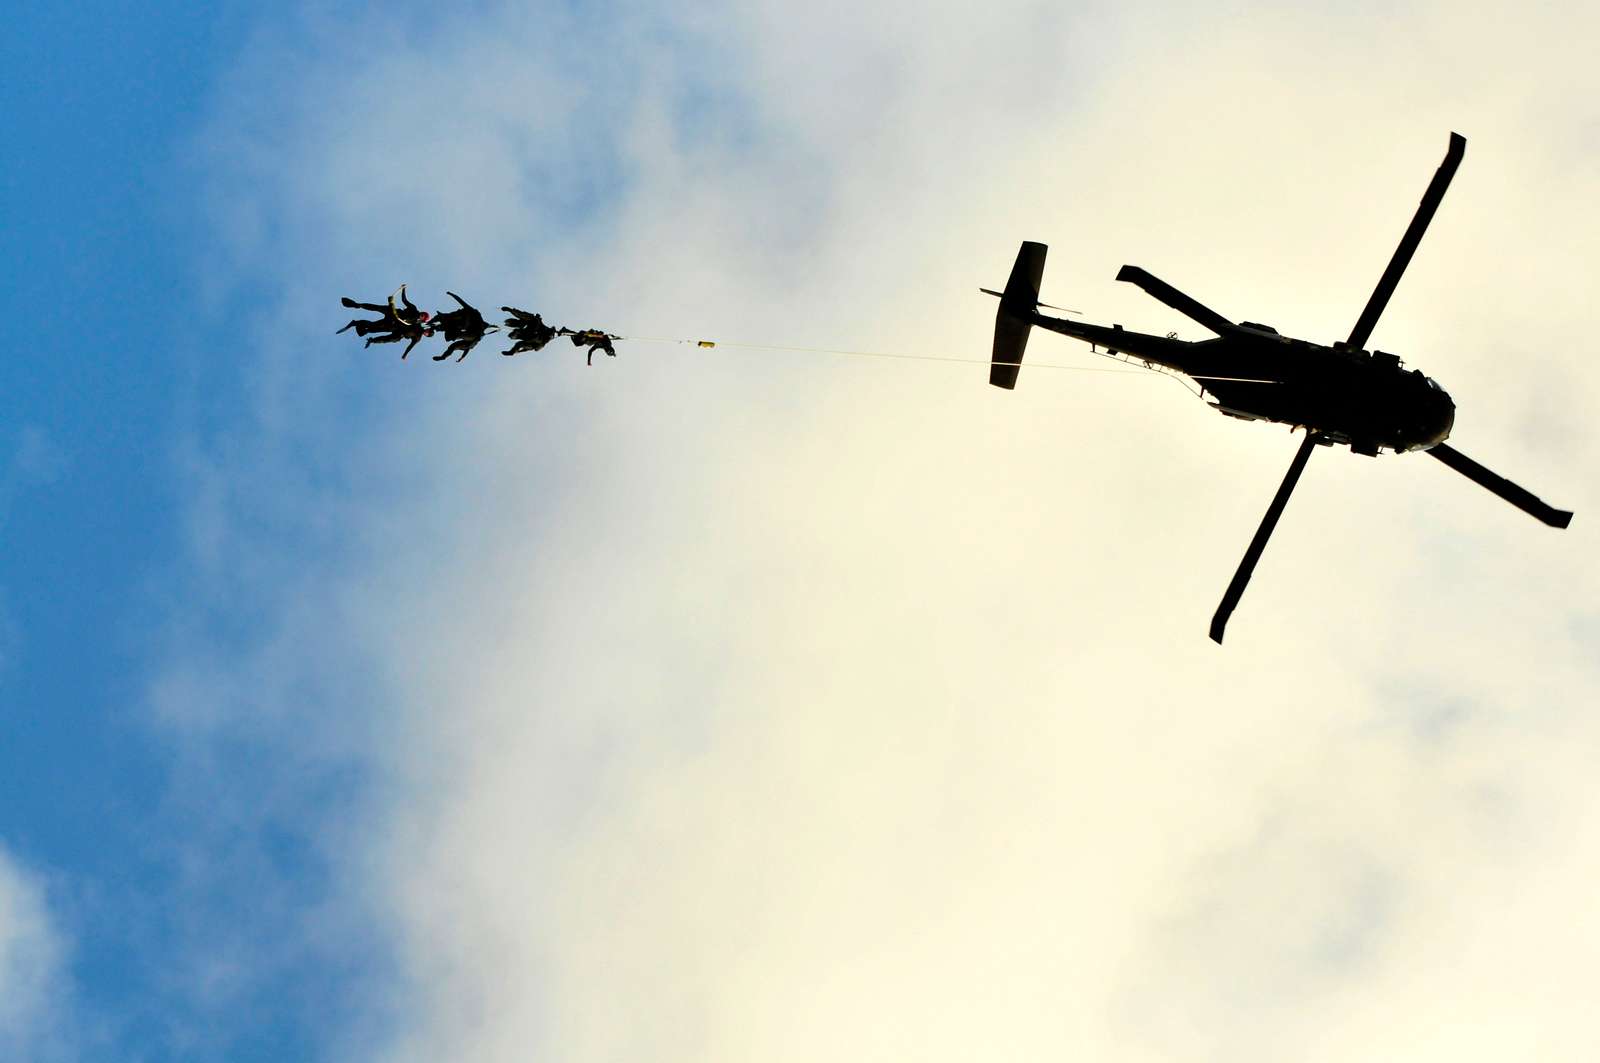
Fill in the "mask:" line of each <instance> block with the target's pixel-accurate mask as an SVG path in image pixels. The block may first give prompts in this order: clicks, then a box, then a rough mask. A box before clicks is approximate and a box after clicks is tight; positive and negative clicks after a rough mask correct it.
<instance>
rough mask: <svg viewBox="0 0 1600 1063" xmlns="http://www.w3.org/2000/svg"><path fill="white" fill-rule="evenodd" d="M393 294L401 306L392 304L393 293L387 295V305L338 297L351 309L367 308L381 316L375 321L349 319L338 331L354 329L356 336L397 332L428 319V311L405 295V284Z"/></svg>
mask: <svg viewBox="0 0 1600 1063" xmlns="http://www.w3.org/2000/svg"><path fill="white" fill-rule="evenodd" d="M395 295H398V296H399V297H400V302H401V303H402V304H404V305H403V307H397V306H395V305H394V295H391V296H389V301H388V304H387V305H379V304H378V303H358V302H356V301H355V300H354V299H351V298H350V297H349V296H345V297H344V298H342V299H340V300H339V302H340V303H342V304H343V305H344V306H346V307H348V308H349V309H351V310H367V311H371V312H372V313H374V314H379V315H381V316H380V317H379V318H378V320H376V321H367V320H364V319H357V320H354V321H351V322H350V323H349V324H348V325H346V326H345V327H344V328H342V329H340V330H339V332H347V331H349V330H350V329H355V330H356V335H357V336H365V335H366V334H367V333H369V332H399V331H401V330H402V329H404V328H406V327H408V326H411V325H414V324H419V323H421V322H425V321H427V320H428V312H427V311H426V310H419V309H417V304H416V303H413V302H412V301H411V300H410V298H409V297H407V295H406V286H405V285H404V284H402V285H400V287H399V288H398V289H396V291H395ZM339 332H335V333H334V335H335V336H337V335H338V334H339Z"/></svg>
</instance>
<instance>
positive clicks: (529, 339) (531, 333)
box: [500, 306, 558, 358]
mask: <svg viewBox="0 0 1600 1063" xmlns="http://www.w3.org/2000/svg"><path fill="white" fill-rule="evenodd" d="M500 309H501V310H504V311H505V312H506V313H508V314H510V315H511V316H510V317H508V318H506V328H507V330H509V335H510V336H511V342H512V345H511V347H510V349H509V350H504V351H501V352H500V353H501V354H503V355H505V356H506V357H507V358H510V357H512V356H514V355H518V354H521V353H522V352H523V351H542V350H544V348H545V344H547V343H549V342H550V341H551V340H553V339H555V338H556V336H557V335H558V332H557V331H556V330H555V329H553V328H551V327H550V326H549V325H546V324H545V323H544V318H543V317H540V316H539V315H538V314H530V313H528V312H527V311H526V310H518V309H517V308H516V307H514V306H502V307H501V308H500Z"/></svg>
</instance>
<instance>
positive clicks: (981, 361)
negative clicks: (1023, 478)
mask: <svg viewBox="0 0 1600 1063" xmlns="http://www.w3.org/2000/svg"><path fill="white" fill-rule="evenodd" d="M617 338H618V339H619V340H628V341H631V342H634V343H680V344H686V345H689V346H694V347H707V348H709V347H733V348H737V349H739V350H746V351H797V352H800V353H802V354H838V355H845V356H848V357H853V358H893V359H897V360H904V361H917V362H962V363H965V364H968V365H1021V364H1022V363H1021V362H991V361H990V360H989V359H987V358H960V357H956V356H954V355H944V354H907V353H903V352H892V351H847V350H844V349H843V348H839V347H793V346H789V345H786V344H778V343H729V342H726V341H724V340H715V341H713V340H681V339H675V338H673V337H670V336H619V337H617ZM1027 364H1028V368H1029V369H1067V370H1075V371H1077V372H1080V373H1121V374H1124V375H1131V374H1134V373H1137V372H1138V370H1137V369H1111V368H1109V367H1106V366H1098V365H1060V364H1057V363H1055V362H1029V363H1027Z"/></svg>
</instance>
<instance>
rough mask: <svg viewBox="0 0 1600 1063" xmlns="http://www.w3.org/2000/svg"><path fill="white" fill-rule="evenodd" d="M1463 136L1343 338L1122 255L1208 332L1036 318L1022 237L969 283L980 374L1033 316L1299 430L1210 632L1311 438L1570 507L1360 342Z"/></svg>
mask: <svg viewBox="0 0 1600 1063" xmlns="http://www.w3.org/2000/svg"><path fill="white" fill-rule="evenodd" d="M1466 146H1467V141H1466V138H1465V137H1463V136H1461V135H1460V134H1459V133H1451V134H1450V146H1449V149H1448V150H1447V151H1446V153H1445V157H1444V162H1443V163H1441V164H1440V166H1439V169H1438V171H1437V172H1436V173H1435V174H1434V175H1433V180H1432V181H1431V182H1430V183H1429V184H1428V189H1427V191H1426V192H1425V193H1423V196H1422V202H1421V203H1420V204H1419V205H1418V207H1417V212H1416V214H1415V215H1414V216H1413V217H1412V219H1411V224H1410V226H1409V227H1408V228H1407V229H1406V232H1405V235H1404V236H1402V237H1401V238H1400V246H1399V247H1397V248H1396V249H1395V252H1394V256H1393V257H1392V258H1391V259H1390V260H1389V265H1388V268H1387V269H1385V270H1384V271H1383V276H1382V277H1381V278H1380V279H1379V280H1378V286H1377V288H1376V289H1374V290H1373V293H1372V297H1371V298H1370V299H1368V300H1367V305H1366V308H1365V309H1364V310H1362V312H1361V316H1360V318H1358V319H1357V321H1356V325H1355V328H1354V329H1353V330H1352V331H1351V333H1350V336H1349V338H1348V339H1345V340H1343V341H1337V342H1335V343H1333V344H1331V345H1323V344H1319V343H1311V342H1308V341H1306V340H1299V339H1293V338H1291V337H1288V336H1280V335H1279V334H1278V331H1277V330H1276V329H1274V328H1272V327H1271V326H1269V325H1261V324H1257V323H1255V322H1250V321H1241V322H1238V323H1235V322H1232V321H1230V320H1228V319H1227V318H1225V317H1223V316H1222V315H1221V314H1219V313H1217V312H1216V311H1214V310H1212V309H1210V308H1208V307H1206V306H1204V305H1202V304H1201V303H1200V302H1199V301H1197V300H1195V299H1193V298H1191V297H1190V296H1188V295H1185V294H1184V293H1183V292H1180V291H1179V290H1178V289H1176V288H1174V287H1173V286H1172V285H1170V284H1168V283H1166V282H1165V281H1162V280H1160V279H1159V278H1157V277H1154V276H1152V275H1151V274H1149V273H1147V272H1146V271H1145V270H1142V269H1140V268H1139V267H1137V266H1123V267H1122V269H1121V270H1120V271H1118V273H1117V279H1118V280H1120V281H1127V282H1129V283H1131V284H1135V285H1137V286H1138V287H1140V288H1142V289H1144V291H1145V292H1147V293H1148V294H1150V295H1152V296H1154V297H1155V298H1156V299H1158V300H1160V301H1161V302H1163V303H1165V304H1167V305H1168V306H1170V307H1172V308H1173V309H1174V310H1176V311H1178V312H1179V313H1181V314H1184V315H1185V316H1187V317H1189V318H1190V319H1192V320H1193V321H1195V322H1196V323H1198V324H1200V325H1202V326H1204V327H1205V328H1206V329H1208V330H1209V331H1211V332H1213V333H1215V338H1213V339H1206V340H1199V341H1196V342H1186V341H1183V340H1179V339H1177V338H1176V336H1175V335H1170V334H1169V335H1167V336H1154V335H1149V334H1146V333H1141V332H1132V331H1129V330H1126V329H1124V328H1123V327H1122V326H1121V325H1111V326H1109V327H1108V326H1104V325H1090V324H1086V323H1081V322H1077V321H1068V320H1065V319H1062V318H1054V317H1047V316H1045V315H1044V314H1041V313H1040V312H1039V307H1040V306H1047V305H1048V304H1044V303H1040V302H1039V282H1040V280H1041V279H1042V277H1043V276H1044V260H1045V253H1046V251H1047V248H1046V247H1045V245H1044V244H1040V243H1034V242H1032V241H1027V242H1024V243H1023V245H1022V248H1021V250H1020V251H1018V252H1017V260H1016V264H1015V265H1013V266H1012V269H1011V276H1010V278H1009V279H1008V280H1007V282H1006V288H1005V291H1003V292H996V291H992V290H990V289H988V288H982V289H979V290H980V291H982V292H984V293H985V294H987V295H995V296H999V298H1000V308H999V310H998V312H997V313H996V315H995V326H994V353H993V355H992V357H991V364H990V368H989V383H991V384H993V385H994V386H996V387H1000V388H1006V389H1011V388H1015V387H1016V385H1017V374H1018V372H1019V371H1020V369H1021V366H1022V357H1023V353H1024V352H1025V350H1026V349H1027V344H1028V334H1029V332H1030V331H1031V330H1032V328H1033V327H1034V326H1038V327H1039V328H1044V329H1049V330H1050V331H1052V332H1059V333H1061V334H1062V335H1064V336H1071V337H1072V338H1074V339H1078V340H1083V341H1085V342H1087V343H1089V344H1090V346H1091V348H1097V347H1104V348H1105V349H1106V352H1107V353H1108V354H1112V355H1131V356H1132V357H1134V358H1136V359H1138V360H1140V361H1142V362H1144V363H1146V364H1147V365H1150V366H1152V367H1156V366H1159V367H1162V368H1164V369H1168V370H1172V371H1175V372H1178V373H1181V374H1183V375H1184V376H1187V377H1190V378H1192V379H1194V380H1195V381H1197V382H1199V383H1200V384H1201V387H1202V389H1203V391H1204V392H1210V394H1211V399H1210V404H1211V406H1212V407H1213V408H1214V409H1216V410H1218V411H1220V412H1221V413H1224V414H1226V415H1227V416H1229V417H1237V418H1239V419H1241V420H1247V421H1277V422H1279V423H1283V424H1288V425H1290V426H1292V427H1293V428H1302V429H1304V430H1305V433H1306V438H1305V440H1304V442H1302V443H1301V444H1300V449H1299V450H1298V451H1297V452H1296V453H1295V456H1294V460H1293V461H1292V462H1290V464H1289V471H1288V473H1287V474H1286V475H1285V476H1284V478H1283V483H1282V484H1281V485H1280V486H1279V487H1278V493H1277V494H1276V495H1275V496H1274V497H1273V499H1272V504H1271V505H1270V506H1268V507H1267V513H1266V516H1265V517H1263V518H1262V521H1261V526H1260V527H1259V528H1258V529H1257V530H1256V534H1255V538H1253V539H1252V540H1251V541H1250V546H1249V548H1248V549H1247V550H1246V551H1245V555H1244V558H1243V560H1241V561H1240V562H1239V567H1238V569H1237V570H1236V571H1235V572H1234V574H1233V580H1232V581H1231V582H1230V583H1229V584H1228V589H1227V591H1226V592H1224V594H1223V596H1222V602H1221V604H1219V605H1218V606H1217V611H1216V613H1215V615H1213V616H1212V618H1211V629H1210V635H1211V638H1212V640H1213V641H1215V642H1217V643H1221V642H1222V634H1223V630H1224V628H1226V626H1227V623H1228V618H1229V617H1230V616H1231V615H1232V614H1233V610H1234V608H1235V607H1236V606H1237V605H1238V604H1239V599H1240V598H1241V597H1242V596H1243V594H1244V589H1245V586H1246V585H1247V584H1248V583H1249V582H1250V574H1251V573H1252V572H1253V571H1254V570H1255V567H1256V562H1257V561H1259V560H1260V558H1261V552H1262V550H1263V549H1265V548H1266V545H1267V539H1268V538H1269V537H1270V536H1271V535H1272V529H1273V528H1274V527H1275V526H1276V525H1277V523H1278V517H1279V516H1280V515H1281V514H1282V513H1283V509H1284V506H1285V505H1286V504H1287V503H1288V501H1289V494H1290V492H1292V491H1293V490H1294V485H1295V482H1296V481H1297V480H1299V479H1300V473H1301V470H1303V469H1304V468H1305V465H1306V459H1308V458H1309V457H1310V456H1311V451H1312V448H1313V447H1316V446H1332V445H1334V444H1343V445H1346V446H1348V447H1349V448H1350V450H1351V451H1352V452H1353V453H1356V454H1364V455H1368V456H1376V455H1377V454H1378V452H1379V451H1380V450H1385V449H1387V450H1392V451H1395V452H1396V453H1405V452H1410V451H1422V452H1423V453H1426V454H1428V455H1430V456H1432V457H1434V458H1437V459H1438V460H1439V461H1441V462H1443V463H1444V464H1445V465H1447V466H1449V467H1450V468H1452V469H1454V470H1455V471H1456V472H1459V473H1461V474H1462V475H1463V476H1466V477H1467V478H1468V479H1470V480H1472V481H1473V482H1475V483H1477V484H1479V485H1481V486H1483V487H1486V488H1488V489H1489V490H1490V491H1493V492H1494V493H1495V494H1497V495H1499V496H1500V497H1501V498H1503V499H1505V500H1506V501H1507V502H1510V503H1511V504H1512V505H1514V506H1516V507H1517V508H1519V509H1521V510H1523V511H1524V512H1525V513H1528V514H1531V515H1532V516H1534V517H1536V518H1537V519H1539V520H1540V521H1543V522H1544V523H1545V524H1548V525H1550V526H1551V527H1554V528H1565V527H1566V526H1567V525H1568V523H1569V522H1570V521H1571V520H1572V514H1571V513H1569V512H1567V511H1566V510H1561V509H1556V508H1555V507H1553V506H1551V505H1549V504H1547V503H1545V502H1542V501H1540V500H1539V499H1538V498H1536V497H1534V496H1533V495H1532V494H1531V493H1529V492H1528V491H1527V490H1525V489H1523V488H1521V487H1519V486H1517V485H1516V484H1514V483H1512V482H1511V481H1510V480H1507V479H1505V478H1504V477H1501V476H1498V475H1496V474H1495V473H1492V472H1490V471H1489V470H1488V469H1486V468H1484V467H1483V466H1482V465H1479V464H1478V463H1477V462H1475V461H1473V460H1472V459H1471V458H1469V457H1467V456H1466V455H1465V454H1463V453H1461V452H1460V451H1459V450H1456V449H1455V448H1454V447H1451V446H1449V445H1448V444H1446V443H1445V440H1446V439H1447V438H1449V435H1450V429H1451V427H1452V425H1453V424H1454V423H1455V403H1454V402H1452V401H1451V399H1450V396H1449V395H1448V394H1446V393H1445V391H1444V389H1443V388H1441V387H1440V386H1439V385H1438V384H1437V383H1435V382H1434V381H1433V380H1432V379H1431V378H1429V377H1426V376H1424V375H1423V374H1422V373H1421V372H1420V371H1419V370H1415V369H1413V370H1409V371H1408V370H1407V369H1406V368H1405V367H1404V365H1403V364H1402V363H1401V361H1400V359H1399V357H1398V356H1396V355H1393V354H1387V353H1385V352H1383V351H1368V350H1366V349H1365V347H1366V343H1367V339H1368V337H1370V336H1371V335H1372V329H1373V326H1375V325H1376V324H1377V323H1378V316H1379V315H1380V314H1382V313H1383V309H1384V307H1385V306H1386V305H1387V304H1388V302H1389V297H1390V296H1391V295H1393V294H1394V289H1395V286H1396V285H1397V284H1398V283H1399V282H1400V276H1401V274H1403V273H1404V272H1405V269H1406V266H1407V265H1408V264H1409V263H1410V262H1411V256H1412V255H1413V254H1415V253H1416V250H1417V245H1418V244H1419V243H1421V242H1422V234H1423V233H1424V232H1426V231H1427V228H1428V223H1429V222H1430V221H1432V220H1433V215H1434V212H1435V211H1437V210H1438V209H1439V203H1440V201H1441V200H1443V199H1444V193H1445V189H1447V188H1448V187H1449V186H1450V179H1451V178H1452V177H1454V176H1455V172H1456V169H1457V168H1458V167H1459V166H1460V165H1461V159H1462V156H1463V155H1464V154H1465V152H1466ZM1051 309H1059V308H1058V307H1051Z"/></svg>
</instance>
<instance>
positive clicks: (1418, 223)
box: [1346, 133, 1467, 350]
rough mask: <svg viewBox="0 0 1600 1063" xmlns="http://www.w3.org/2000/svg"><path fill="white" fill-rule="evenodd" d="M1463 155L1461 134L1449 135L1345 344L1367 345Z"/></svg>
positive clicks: (1464, 140)
mask: <svg viewBox="0 0 1600 1063" xmlns="http://www.w3.org/2000/svg"><path fill="white" fill-rule="evenodd" d="M1466 151H1467V138H1466V137H1464V136H1462V135H1461V134H1460V133H1451V134H1450V148H1449V150H1447V151H1446V152H1445V154H1444V162H1442V163H1440V164H1439V169H1438V170H1437V171H1435V173H1434V175H1433V180H1432V181H1430V182H1429V183H1428V190H1427V191H1426V192H1424V193H1423V194H1422V202H1421V203H1419V204H1418V205H1417V213H1416V214H1415V215H1414V216H1413V217H1412V219H1411V225H1410V227H1409V228H1407V229H1406V234H1405V235H1404V236H1402V237H1401V238H1400V246H1399V247H1397V248H1395V249H1394V257H1393V258H1391V259H1390V260H1389V268H1388V269H1385V270H1384V271H1383V276H1382V277H1380V278H1379V279H1378V286H1377V288H1375V289H1373V292H1372V297H1371V298H1370V299H1368V300H1367V306H1366V309H1364V310H1362V311H1361V319H1360V320H1359V321H1357V322H1356V327H1355V330H1354V331H1353V332H1351V333H1350V339H1349V340H1347V341H1346V342H1347V343H1348V344H1349V345H1350V346H1351V347H1354V348H1356V349H1357V350H1360V349H1361V348H1363V347H1365V346H1366V345H1367V339H1368V337H1370V336H1371V335H1372V329H1373V326H1375V325H1376V324H1377V323H1378V315H1380V314H1382V313H1383V308H1384V307H1386V306H1388V305H1389V297H1390V296H1391V295H1393V294H1394V289H1395V285H1397V284H1399V283H1400V275H1401V274H1402V273H1404V272H1405V271H1406V266H1408V265H1410V264H1411V256H1412V255H1414V254H1416V251H1417V245H1418V244H1420V243H1422V234H1423V233H1425V232H1427V231H1428V223H1429V222H1431V221H1432V220H1433V215H1434V212H1435V211H1437V210H1438V209H1439V203H1440V202H1441V201H1442V200H1443V199H1444V192H1445V189H1447V188H1449V187H1450V179H1451V178H1452V177H1454V176H1455V175H1456V168H1457V167H1459V166H1460V165H1461V157H1462V156H1463V155H1465V154H1466Z"/></svg>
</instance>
